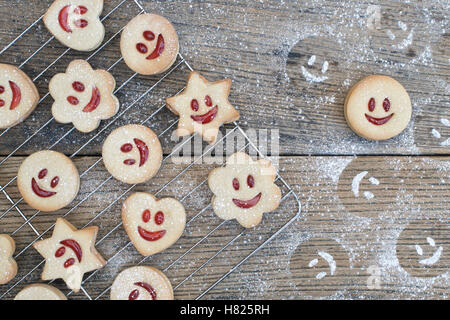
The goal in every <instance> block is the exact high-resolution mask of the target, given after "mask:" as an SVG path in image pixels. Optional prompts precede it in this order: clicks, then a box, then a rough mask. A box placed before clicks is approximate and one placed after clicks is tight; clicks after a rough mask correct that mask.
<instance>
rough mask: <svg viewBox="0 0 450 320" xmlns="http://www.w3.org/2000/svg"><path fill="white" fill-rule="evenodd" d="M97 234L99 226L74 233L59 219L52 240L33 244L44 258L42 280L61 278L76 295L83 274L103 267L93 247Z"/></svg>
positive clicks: (71, 227) (101, 260)
mask: <svg viewBox="0 0 450 320" xmlns="http://www.w3.org/2000/svg"><path fill="white" fill-rule="evenodd" d="M97 232H98V227H88V228H85V229H81V230H77V229H76V228H75V227H74V226H73V225H71V224H70V223H69V222H68V221H66V220H65V219H62V218H58V219H57V220H56V224H55V229H54V230H53V234H52V237H51V238H48V239H45V240H41V241H38V242H36V243H34V244H33V247H34V248H35V249H36V250H37V251H38V252H39V253H40V255H41V256H42V257H44V258H45V266H44V270H43V272H42V276H41V278H42V280H53V279H58V278H61V279H63V280H64V281H65V282H66V284H67V286H68V287H69V288H70V289H71V290H73V291H74V292H78V290H79V289H80V287H81V281H82V280H83V275H84V274H85V273H86V272H90V271H93V270H96V269H99V268H101V267H103V266H104V265H105V264H106V261H105V260H104V259H103V258H102V256H101V255H100V254H99V253H98V252H97V250H96V249H95V247H94V245H95V239H96V237H97Z"/></svg>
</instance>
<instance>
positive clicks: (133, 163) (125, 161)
mask: <svg viewBox="0 0 450 320" xmlns="http://www.w3.org/2000/svg"><path fill="white" fill-rule="evenodd" d="M123 164H124V165H127V166H134V165H135V164H136V160H134V159H126V160H123Z"/></svg>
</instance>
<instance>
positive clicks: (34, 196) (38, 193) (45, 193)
mask: <svg viewBox="0 0 450 320" xmlns="http://www.w3.org/2000/svg"><path fill="white" fill-rule="evenodd" d="M17 186H18V188H19V192H20V194H21V195H22V197H23V198H24V199H25V201H26V202H27V203H28V205H30V206H31V207H33V208H34V209H37V210H40V211H45V212H50V211H56V210H59V209H61V208H63V207H65V206H67V205H68V204H69V203H71V202H72V201H73V199H75V197H76V196H77V194H78V190H79V188H80V176H79V174H78V170H77V168H76V167H75V165H74V164H73V162H72V160H70V159H69V158H68V157H66V156H65V155H63V154H62V153H59V152H56V151H51V150H44V151H39V152H36V153H33V154H32V155H30V156H29V157H28V158H26V159H25V160H24V162H23V163H22V164H21V166H20V168H19V172H18V173H17Z"/></svg>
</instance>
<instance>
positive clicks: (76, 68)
mask: <svg viewBox="0 0 450 320" xmlns="http://www.w3.org/2000/svg"><path fill="white" fill-rule="evenodd" d="M115 86H116V81H115V80H114V77H113V76H112V75H111V74H110V73H109V72H107V71H105V70H93V69H92V67H91V66H90V65H89V63H88V62H86V61H84V60H74V61H72V62H71V63H70V64H69V66H68V67H67V70H66V72H65V73H59V74H57V75H55V76H54V77H53V78H52V80H51V81H50V84H49V91H50V94H51V95H52V97H53V99H54V100H55V102H54V103H53V105H52V114H53V117H54V118H55V120H56V121H58V122H61V123H73V125H74V126H75V128H77V129H78V130H79V131H81V132H90V131H93V130H95V129H97V127H98V126H99V124H100V120H106V119H109V118H111V117H112V116H114V115H115V114H116V113H117V111H119V106H120V104H119V100H118V99H117V98H116V97H115V96H114V95H113V92H114V88H115Z"/></svg>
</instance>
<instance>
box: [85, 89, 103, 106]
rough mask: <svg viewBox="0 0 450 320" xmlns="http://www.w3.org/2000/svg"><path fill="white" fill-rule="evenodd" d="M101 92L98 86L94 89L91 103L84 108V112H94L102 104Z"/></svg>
mask: <svg viewBox="0 0 450 320" xmlns="http://www.w3.org/2000/svg"><path fill="white" fill-rule="evenodd" d="M100 98H101V97H100V90H98V88H97V87H96V86H94V87H93V88H92V96H91V101H89V103H88V104H87V105H86V106H85V107H84V108H83V112H92V111H94V110H95V109H97V107H98V105H99V104H100Z"/></svg>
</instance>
